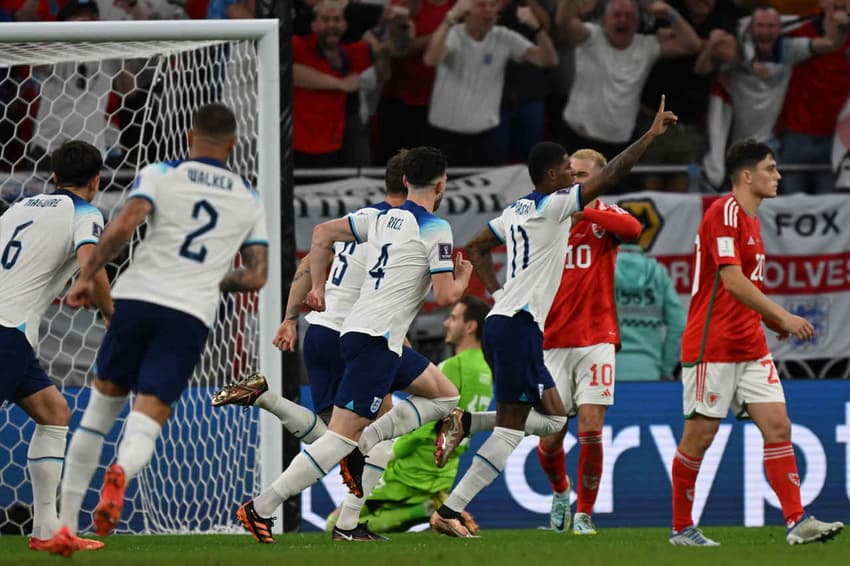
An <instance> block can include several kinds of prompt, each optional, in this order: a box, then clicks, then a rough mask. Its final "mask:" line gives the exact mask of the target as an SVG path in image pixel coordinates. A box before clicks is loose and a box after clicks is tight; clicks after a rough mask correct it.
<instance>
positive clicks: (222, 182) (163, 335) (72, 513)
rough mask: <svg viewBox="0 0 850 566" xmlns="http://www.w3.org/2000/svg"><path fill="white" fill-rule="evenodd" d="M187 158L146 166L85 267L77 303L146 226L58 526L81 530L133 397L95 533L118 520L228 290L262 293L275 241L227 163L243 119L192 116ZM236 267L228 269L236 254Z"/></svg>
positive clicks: (120, 290) (72, 457)
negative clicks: (83, 512)
mask: <svg viewBox="0 0 850 566" xmlns="http://www.w3.org/2000/svg"><path fill="white" fill-rule="evenodd" d="M188 141H189V157H188V159H186V160H184V161H177V162H169V163H154V164H152V165H148V166H147V167H145V168H144V169H143V170H142V171H140V172H139V175H138V176H137V177H136V180H135V181H134V183H133V188H132V190H131V191H130V194H129V196H128V199H127V203H126V205H125V206H124V208H123V210H122V211H121V213H120V214H119V215H118V217H117V218H116V219H115V220H113V221H112V222H111V223H110V225H109V227H108V228H107V230H106V231H105V233H104V235H103V238H102V239H101V241H100V243H99V244H98V246H97V247H96V248H95V250H94V253H92V254H91V256H90V257H89V259H88V261H86V262H85V263H84V264H83V265H82V268H81V271H80V277H79V279H78V280H77V282H76V284H75V286H74V288H73V289H72V290H71V291H70V292H69V294H68V297H69V302H72V303H78V304H86V303H87V302H88V301H89V300H90V297H91V294H92V276H93V274H94V273H96V272H97V271H98V270H99V269H100V267H101V266H102V265H103V264H105V263H106V262H107V261H109V260H110V259H112V258H113V257H115V256H116V255H117V254H118V252H119V251H120V250H121V249H122V248H124V246H125V245H126V243H127V242H128V240H129V239H130V238H131V237H132V235H133V233H134V232H135V230H136V228H137V227H138V226H139V225H140V224H141V223H142V222H143V221H145V219H147V220H148V228H147V234H146V237H145V239H144V240H143V241H142V242H141V243H140V244H139V245H138V246H137V247H136V251H135V254H134V257H133V259H132V262H131V264H130V266H129V267H128V268H127V270H126V271H125V272H124V273H123V274H122V275H121V276H120V277H119V278H118V282H117V284H116V285H115V288H114V289H113V292H112V295H113V297H114V298H115V315H114V316H113V319H112V324H111V325H110V327H109V330H108V331H107V333H106V336H105V337H104V339H103V343H102V344H101V347H100V350H99V351H98V356H97V372H96V373H97V376H96V379H94V381H93V385H94V386H93V388H92V391H91V399H90V400H89V404H88V406H87V407H86V411H85V413H84V414H83V418H82V421H81V422H80V427H79V428H78V429H77V430H76V431H75V432H74V435H73V437H72V439H71V444H70V447H69V450H68V464H67V466H66V470H65V477H64V480H63V482H62V515H61V517H62V522H63V524H66V525H68V526H70V527H71V529H72V530H75V529H76V526H77V519H78V515H79V511H80V506H81V503H82V499H83V496H84V494H85V492H86V489H87V488H88V485H89V483H90V481H91V477H92V475H93V474H94V471H95V468H96V467H97V464H98V462H99V460H100V454H101V450H102V447H103V439H104V438H105V437H106V435H107V434H108V433H109V431H110V430H111V428H112V425H113V424H114V423H115V420H116V419H117V417H118V415H119V413H120V412H121V410H122V408H123V407H124V404H125V403H126V401H127V397H128V395H129V392H130V391H131V390H133V391H134V392H135V393H136V395H135V401H134V403H133V407H132V409H131V411H130V414H129V415H128V416H127V420H126V422H125V425H124V433H123V437H122V439H121V441H120V443H119V445H118V451H117V458H116V462H115V463H113V464H112V465H110V466H109V468H108V469H107V472H106V475H105V477H104V485H103V489H102V490H101V498H100V503H99V504H98V505H97V507H96V508H95V511H94V523H95V530H96V531H97V533H98V534H99V535H101V536H103V535H106V534H108V533H109V532H110V531H111V530H112V529H113V528H114V527H115V526H116V525H117V524H118V522H119V520H120V519H121V509H122V507H123V502H124V490H125V486H126V482H128V481H130V480H132V479H133V478H134V477H135V476H136V475H137V474H138V473H139V472H140V471H141V469H142V468H143V467H144V466H145V465H146V464H147V463H148V462H149V461H150V459H151V457H152V456H153V452H154V448H155V446H156V441H157V439H158V438H159V435H160V433H161V431H162V426H163V424H164V423H165V421H166V420H167V419H168V417H169V415H170V414H171V411H172V405H173V403H175V402H176V401H177V400H178V399H179V397H180V394H181V393H182V392H183V389H184V388H185V387H186V384H187V382H188V380H189V378H190V377H191V375H192V372H193V370H194V368H195V365H196V364H197V362H198V360H199V359H200V356H201V353H202V351H203V349H204V345H205V343H206V339H207V334H208V332H209V327H210V326H211V325H212V324H214V322H215V318H216V312H217V309H218V305H219V293H220V292H234V291H256V290H258V289H260V288H261V287H262V286H263V285H264V284H265V282H266V275H267V271H268V269H267V261H268V239H267V236H266V219H265V212H264V210H263V205H262V202H261V201H260V198H259V195H258V193H257V192H256V191H255V190H254V188H253V187H251V185H250V184H249V183H248V182H247V181H245V180H244V179H243V178H242V177H241V176H239V175H238V174H236V173H234V172H232V171H230V170H228V169H227V166H226V165H225V160H226V159H227V156H228V155H229V153H230V152H231V150H232V149H233V147H234V145H235V143H236V119H235V117H234V116H233V113H232V112H231V110H230V109H229V108H228V107H226V106H224V105H222V104H217V103H213V104H206V105H204V106H202V107H200V108H199V109H198V110H196V111H195V114H194V115H193V117H192V128H191V129H190V130H189V133H188ZM237 253H239V254H241V256H242V265H243V266H244V267H241V268H239V269H231V266H232V264H233V259H234V257H235V256H236V254H237Z"/></svg>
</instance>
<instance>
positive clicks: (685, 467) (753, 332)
mask: <svg viewBox="0 0 850 566" xmlns="http://www.w3.org/2000/svg"><path fill="white" fill-rule="evenodd" d="M726 171H727V172H728V173H729V175H730V177H731V181H732V193H731V194H729V195H726V196H725V197H723V198H720V199H718V200H717V201H716V202H714V203H713V204H712V205H711V206H710V207H709V209H708V210H707V211H706V213H705V215H704V216H703V219H702V223H701V224H700V228H699V232H698V234H697V238H696V243H695V246H694V272H693V289H692V291H691V305H690V310H689V312H688V322H687V325H686V326H685V332H684V335H683V336H682V366H683V370H682V385H683V395H684V397H683V406H684V415H685V430H684V433H683V435H682V441H681V442H680V443H679V448H678V450H677V451H676V456H675V458H674V459H673V473H672V477H673V531H672V533H671V535H670V543H671V544H673V545H676V546H717V544H718V543H716V542H714V541H712V540H711V539H708V538H707V537H705V536H704V535H703V534H702V532H700V530H699V529H697V528H696V527H695V526H694V523H693V518H692V516H691V510H692V507H693V500H694V485H695V483H696V478H697V474H698V473H699V467H700V463H701V462H702V457H703V455H704V454H705V452H706V450H708V447H709V446H711V443H712V441H713V440H714V435H715V434H716V433H717V430H718V427H719V425H720V420H721V419H722V418H723V417H725V416H726V414H727V412H728V411H729V409H730V408H732V410H733V411H735V414H736V415H737V416H739V417H745V416H749V417H750V418H752V420H753V422H754V423H755V425H756V426H757V427H758V428H759V430H760V431H761V433H762V437H763V438H764V468H765V473H766V475H767V479H768V481H769V482H770V485H771V487H772V488H773V491H774V492H775V493H776V495H777V497H778V498H779V502H780V504H781V506H782V513H783V515H784V517H785V523H786V527H787V528H788V532H787V535H786V540H787V542H788V543H789V544H801V543H807V542H812V541H815V540H825V539H828V538H831V537H833V536H835V534H837V533H838V532H839V531H840V530H841V529H842V528H843V527H844V525H843V524H842V523H823V522H821V521H818V520H816V519H815V518H814V517H813V516H810V515H807V514H806V512H805V511H804V510H803V506H802V504H801V501H800V477H799V475H798V474H797V463H796V460H795V458H794V448H793V447H792V445H791V421H790V420H789V419H788V413H787V410H786V407H785V395H784V393H783V391H782V384H781V383H780V381H779V375H778V374H777V371H776V366H775V365H774V363H773V358H772V356H771V355H770V352H769V351H768V349H767V342H766V341H765V337H764V330H763V329H762V325H761V324H762V322H764V323H765V324H766V325H767V326H768V328H770V329H771V330H773V331H775V332H777V333H778V335H779V337H780V338H785V337H788V336H794V337H795V338H797V339H798V340H810V339H811V338H812V337H813V336H814V328H813V327H812V324H811V323H810V322H809V321H807V320H806V319H804V318H802V317H799V316H795V315H793V314H791V313H789V312H788V311H787V310H785V309H784V308H782V307H781V306H779V305H778V304H776V303H775V302H773V301H771V300H770V299H769V298H768V297H767V296H765V294H764V269H765V254H764V244H763V242H762V239H761V229H760V226H759V220H758V216H757V215H756V213H757V211H758V208H759V205H760V204H761V202H762V201H763V200H764V199H766V198H774V197H775V196H776V190H777V185H778V183H779V179H780V178H781V175H780V174H779V171H778V169H777V166H776V158H775V156H774V154H773V151H772V150H771V149H770V148H769V147H768V146H766V145H765V144H763V143H757V142H755V141H753V140H746V141H742V142H738V143H736V144H734V145H733V146H732V147H731V148H729V151H728V153H727V155H726Z"/></svg>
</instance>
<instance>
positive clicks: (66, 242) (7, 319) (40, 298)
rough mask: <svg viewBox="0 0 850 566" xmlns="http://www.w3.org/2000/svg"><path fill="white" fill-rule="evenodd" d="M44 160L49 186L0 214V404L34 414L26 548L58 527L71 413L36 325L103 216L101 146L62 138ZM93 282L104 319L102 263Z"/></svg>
mask: <svg viewBox="0 0 850 566" xmlns="http://www.w3.org/2000/svg"><path fill="white" fill-rule="evenodd" d="M51 162H52V165H53V171H54V173H53V178H54V181H55V184H56V190H55V191H54V192H52V193H46V194H42V195H38V196H34V197H30V198H25V199H22V200H20V201H18V202H17V203H15V204H14V205H12V207H10V208H9V209H8V210H7V211H6V212H5V213H4V214H3V216H0V404H2V403H3V402H5V401H9V402H14V403H16V404H17V405H18V406H19V407H20V408H21V409H23V410H24V412H25V413H26V414H27V415H29V416H30V417H31V418H32V419H33V420H34V421H35V431H34V432H33V435H32V438H31V439H30V444H29V450H28V452H27V470H28V471H29V476H30V479H31V481H32V491H33V502H34V505H33V530H32V536H31V537H30V539H29V547H30V548H31V549H33V550H50V549H51V544H50V542H51V539H52V537H53V535H54V534H56V533H57V532H58V531H59V529H60V526H61V525H60V523H59V517H58V515H57V512H56V491H57V488H58V487H59V478H60V477H61V475H62V464H63V462H64V459H65V440H66V437H67V435H68V423H69V421H70V419H71V411H70V410H69V409H68V403H67V402H66V401H65V398H64V397H63V396H62V394H61V393H60V392H59V390H58V389H57V388H56V387H55V386H54V385H53V382H52V381H50V379H49V378H48V377H47V374H46V373H45V372H44V370H43V369H42V368H41V366H40V365H39V362H38V358H37V357H36V355H35V352H34V348H35V346H36V345H37V344H38V326H39V322H40V321H41V317H42V315H44V312H45V311H46V310H47V307H48V305H50V303H51V301H53V299H54V298H55V297H57V296H58V295H59V294H60V293H61V292H62V290H63V289H64V287H65V285H66V283H67V282H68V280H69V279H70V278H71V275H73V273H74V272H75V271H76V270H77V262H78V261H79V262H80V263H82V262H84V261H85V260H86V259H87V258H88V257H89V256H90V255H91V253H92V250H94V245H95V244H97V241H98V239H99V238H100V236H101V234H102V232H103V216H102V215H101V213H100V211H99V210H98V209H97V208H95V207H94V206H92V205H91V201H92V199H93V198H94V196H95V194H97V189H98V187H99V186H100V169H101V167H103V158H102V157H101V155H100V152H99V151H98V150H97V148H95V147H94V146H93V145H91V144H88V143H85V142H82V141H67V142H65V143H64V144H62V146H61V147H59V148H58V149H56V150H55V151H54V152H53V155H52V156H51ZM93 283H94V288H95V292H94V299H95V302H96V303H97V306H98V307H99V308H100V311H101V313H102V314H103V318H104V321H105V322H106V323H107V324H108V323H109V319H110V318H111V317H112V299H111V298H110V296H109V280H108V279H107V277H106V272H105V271H104V270H103V269H99V270H97V272H96V273H95V274H94V281H93ZM64 539H65V544H67V545H70V546H72V547H73V548H74V549H75V550H96V549H97V548H100V547H102V546H103V543H101V542H99V541H95V540H87V539H80V538H77V537H73V536H70V534H67V535H66V536H64Z"/></svg>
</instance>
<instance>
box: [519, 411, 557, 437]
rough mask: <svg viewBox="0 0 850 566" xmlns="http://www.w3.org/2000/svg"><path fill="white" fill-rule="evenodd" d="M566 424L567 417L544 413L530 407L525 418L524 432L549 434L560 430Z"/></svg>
mask: <svg viewBox="0 0 850 566" xmlns="http://www.w3.org/2000/svg"><path fill="white" fill-rule="evenodd" d="M566 424H567V417H559V416H556V415H544V414H543V413H538V412H537V411H535V410H534V409H532V410H531V412H530V413H528V418H527V419H525V432H526V434H534V435H537V436H549V435H550V434H555V433H556V432H561V430H563V428H564V426H565V425H566Z"/></svg>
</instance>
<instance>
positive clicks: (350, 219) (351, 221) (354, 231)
mask: <svg viewBox="0 0 850 566" xmlns="http://www.w3.org/2000/svg"><path fill="white" fill-rule="evenodd" d="M348 225H349V227H351V233H352V234H354V239H355V240H357V243H358V244H362V243H363V241H364V240H363V238H361V237H360V233H359V232H358V231H357V226H355V225H354V217H353V216H351V215H350V214H349V215H348Z"/></svg>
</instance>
